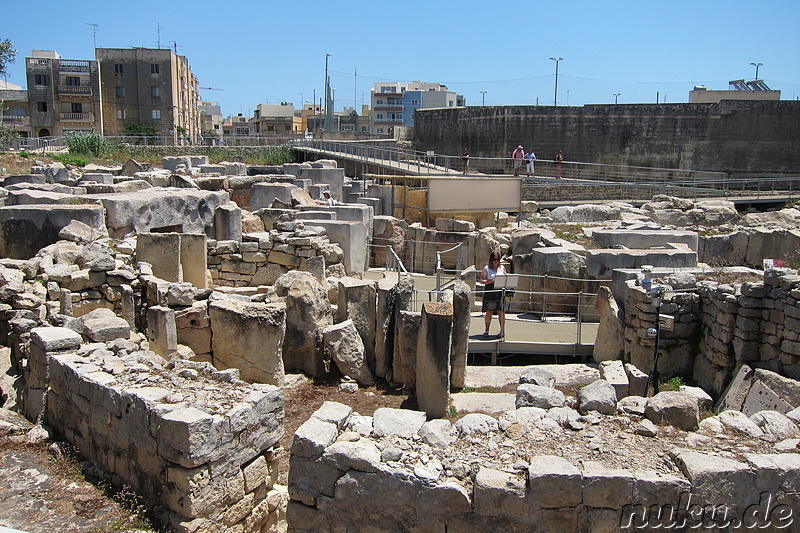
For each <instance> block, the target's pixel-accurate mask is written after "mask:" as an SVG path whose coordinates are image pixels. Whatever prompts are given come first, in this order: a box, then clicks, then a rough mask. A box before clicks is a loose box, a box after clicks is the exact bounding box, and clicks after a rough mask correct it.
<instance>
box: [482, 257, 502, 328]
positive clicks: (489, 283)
mask: <svg viewBox="0 0 800 533" xmlns="http://www.w3.org/2000/svg"><path fill="white" fill-rule="evenodd" d="M505 273H506V268H505V267H504V266H503V265H501V264H500V253H499V252H496V251H493V252H492V253H490V254H489V264H488V265H486V266H485V267H483V270H482V271H481V283H483V305H482V306H481V311H483V312H484V313H486V316H485V317H484V323H485V324H486V328H485V329H484V331H483V336H484V337H488V336H489V326H491V325H492V315H493V314H494V313H497V319H498V320H499V321H500V338H503V337H505V335H506V316H505V314H504V312H503V302H502V299H503V298H502V297H503V291H502V290H495V288H494V278H495V276H496V275H497V274H503V275H505Z"/></svg>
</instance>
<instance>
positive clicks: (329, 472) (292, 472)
mask: <svg viewBox="0 0 800 533" xmlns="http://www.w3.org/2000/svg"><path fill="white" fill-rule="evenodd" d="M342 475H344V472H343V471H341V470H339V469H338V468H336V467H335V466H334V465H333V464H332V463H330V462H328V461H323V460H321V459H309V458H306V457H303V456H300V455H295V454H293V455H292V462H291V466H290V468H289V487H288V488H289V496H290V497H291V498H292V500H297V501H300V502H302V503H304V504H305V505H316V502H317V497H318V496H320V495H322V496H328V497H333V496H334V491H335V488H336V482H337V481H338V480H339V478H340V477H342Z"/></svg>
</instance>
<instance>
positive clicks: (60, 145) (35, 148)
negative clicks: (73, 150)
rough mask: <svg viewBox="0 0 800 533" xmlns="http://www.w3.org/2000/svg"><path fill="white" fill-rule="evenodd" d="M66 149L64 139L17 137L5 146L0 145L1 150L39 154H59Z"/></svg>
mask: <svg viewBox="0 0 800 533" xmlns="http://www.w3.org/2000/svg"><path fill="white" fill-rule="evenodd" d="M66 148H67V144H66V142H65V139H64V137H15V138H14V139H12V140H10V141H9V142H8V143H6V144H5V145H0V149H5V150H9V149H10V150H16V151H20V152H39V153H45V152H58V151H61V150H65V149H66Z"/></svg>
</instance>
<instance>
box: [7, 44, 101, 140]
mask: <svg viewBox="0 0 800 533" xmlns="http://www.w3.org/2000/svg"><path fill="white" fill-rule="evenodd" d="M25 73H26V77H27V82H28V109H29V124H30V133H31V135H32V136H34V137H50V136H55V137H60V136H62V135H65V134H67V133H69V132H72V131H95V132H98V133H103V110H102V106H101V91H100V75H99V67H98V63H97V61H84V60H76V59H62V58H61V56H60V55H59V54H58V53H57V52H55V51H53V50H33V51H31V57H26V58H25ZM16 112H19V110H17V111H16Z"/></svg>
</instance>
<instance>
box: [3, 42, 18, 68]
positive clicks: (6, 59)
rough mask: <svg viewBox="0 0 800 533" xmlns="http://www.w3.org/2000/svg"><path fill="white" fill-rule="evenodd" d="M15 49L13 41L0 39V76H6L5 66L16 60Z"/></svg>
mask: <svg viewBox="0 0 800 533" xmlns="http://www.w3.org/2000/svg"><path fill="white" fill-rule="evenodd" d="M16 57H17V51H16V50H14V43H12V42H11V39H6V40H5V41H0V76H7V75H8V70H7V67H8V65H10V64H11V63H13V62H14V61H15V60H16Z"/></svg>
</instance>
